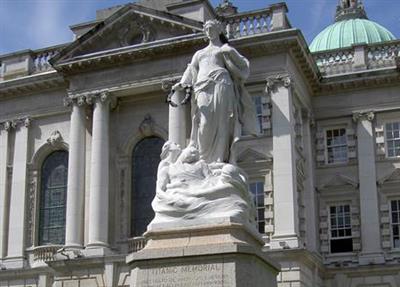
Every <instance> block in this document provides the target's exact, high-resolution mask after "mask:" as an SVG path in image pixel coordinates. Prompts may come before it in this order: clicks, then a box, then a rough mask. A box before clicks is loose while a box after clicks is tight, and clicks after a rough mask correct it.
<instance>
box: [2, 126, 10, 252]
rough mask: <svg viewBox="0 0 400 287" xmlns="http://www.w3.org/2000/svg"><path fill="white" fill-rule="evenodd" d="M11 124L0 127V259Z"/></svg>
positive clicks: (4, 244) (5, 230) (5, 220)
mask: <svg viewBox="0 0 400 287" xmlns="http://www.w3.org/2000/svg"><path fill="white" fill-rule="evenodd" d="M10 128H11V123H10V122H6V123H2V124H1V126H0V224H1V226H0V259H1V258H4V257H5V256H6V255H7V237H8V235H7V233H8V214H9V206H8V202H9V198H10V195H9V190H8V188H7V186H8V184H7V177H8V172H7V166H8V154H9V131H10Z"/></svg>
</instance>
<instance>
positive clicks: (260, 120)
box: [252, 95, 269, 136]
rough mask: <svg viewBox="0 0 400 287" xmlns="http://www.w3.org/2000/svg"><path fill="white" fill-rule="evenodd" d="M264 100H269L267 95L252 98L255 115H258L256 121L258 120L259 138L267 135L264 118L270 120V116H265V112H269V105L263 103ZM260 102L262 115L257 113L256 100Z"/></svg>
mask: <svg viewBox="0 0 400 287" xmlns="http://www.w3.org/2000/svg"><path fill="white" fill-rule="evenodd" d="M263 98H267V96H266V95H254V96H252V101H253V104H254V109H255V114H256V119H257V129H258V130H257V133H258V136H265V135H267V131H266V129H264V128H263V123H264V118H268V115H265V114H264V110H268V108H269V107H268V103H263ZM257 99H259V100H260V106H261V113H260V114H259V113H257V103H256V100H257Z"/></svg>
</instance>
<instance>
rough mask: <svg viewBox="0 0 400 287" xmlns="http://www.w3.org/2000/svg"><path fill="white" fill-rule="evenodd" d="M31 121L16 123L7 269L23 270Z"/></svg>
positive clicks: (25, 120)
mask: <svg viewBox="0 0 400 287" xmlns="http://www.w3.org/2000/svg"><path fill="white" fill-rule="evenodd" d="M29 125H30V120H29V119H28V118H27V119H23V120H18V121H17V122H16V123H15V143H14V157H13V162H12V164H13V171H12V181H11V196H10V213H9V230H8V246H7V259H6V261H5V265H6V267H7V268H22V267H23V266H24V251H25V236H26V234H25V212H26V210H25V209H26V208H25V206H26V189H27V160H28V127H29Z"/></svg>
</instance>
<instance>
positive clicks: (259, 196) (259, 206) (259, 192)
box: [250, 181, 265, 234]
mask: <svg viewBox="0 0 400 287" xmlns="http://www.w3.org/2000/svg"><path fill="white" fill-rule="evenodd" d="M250 191H251V193H252V194H253V200H254V204H255V206H256V218H255V219H256V223H257V228H258V231H259V232H260V233H261V234H264V233H265V214H264V213H265V204H264V182H262V181H258V182H253V183H250Z"/></svg>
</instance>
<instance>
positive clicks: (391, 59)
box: [368, 41, 400, 69]
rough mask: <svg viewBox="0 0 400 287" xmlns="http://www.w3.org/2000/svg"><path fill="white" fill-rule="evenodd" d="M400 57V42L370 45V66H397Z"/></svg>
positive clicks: (371, 67) (376, 67)
mask: <svg viewBox="0 0 400 287" xmlns="http://www.w3.org/2000/svg"><path fill="white" fill-rule="evenodd" d="M397 57H400V42H398V41H397V42H390V43H388V44H386V45H382V44H381V45H371V46H369V47H368V68H369V69H379V68H386V67H391V66H396V58H397Z"/></svg>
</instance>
